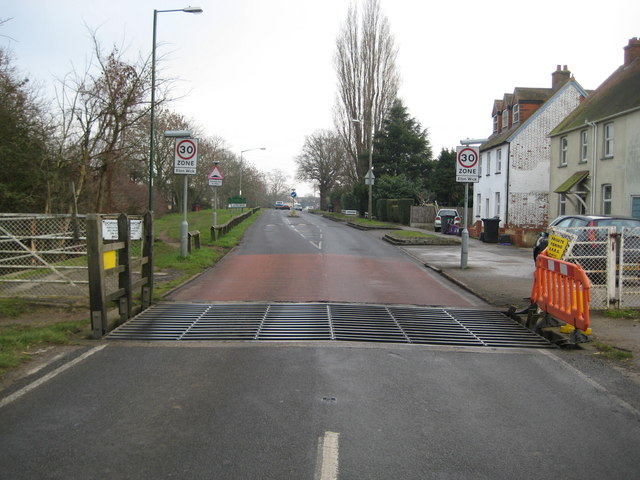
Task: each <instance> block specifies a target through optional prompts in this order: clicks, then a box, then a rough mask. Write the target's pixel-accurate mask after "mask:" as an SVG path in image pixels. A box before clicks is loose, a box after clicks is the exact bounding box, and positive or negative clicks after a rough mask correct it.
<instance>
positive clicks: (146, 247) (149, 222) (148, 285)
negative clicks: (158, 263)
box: [142, 212, 153, 310]
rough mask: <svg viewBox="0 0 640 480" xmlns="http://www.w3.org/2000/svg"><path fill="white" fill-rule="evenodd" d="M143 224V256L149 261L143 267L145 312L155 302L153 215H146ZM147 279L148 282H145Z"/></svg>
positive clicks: (143, 302) (143, 303) (143, 305)
mask: <svg viewBox="0 0 640 480" xmlns="http://www.w3.org/2000/svg"><path fill="white" fill-rule="evenodd" d="M142 223H143V229H144V244H143V246H142V256H143V257H145V258H146V259H147V261H146V263H145V264H144V265H143V266H142V279H143V283H142V310H145V309H147V308H149V306H150V305H151V302H152V301H153V214H152V213H151V212H147V213H145V214H144V217H143V222H142ZM145 279H146V282H144V280H145Z"/></svg>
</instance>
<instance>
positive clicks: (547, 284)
mask: <svg viewBox="0 0 640 480" xmlns="http://www.w3.org/2000/svg"><path fill="white" fill-rule="evenodd" d="M545 253H546V250H545V251H544V252H542V253H541V254H540V255H538V259H537V260H536V271H535V277H534V282H533V291H532V292H531V302H532V303H537V304H538V307H540V308H541V309H542V310H544V311H545V312H547V313H549V314H550V315H552V316H554V317H555V318H557V319H558V320H561V321H563V322H565V323H567V324H569V325H573V326H574V327H575V328H578V329H580V330H582V331H583V332H586V331H587V330H588V328H589V300H590V296H591V294H590V289H591V284H590V282H589V278H588V277H587V274H586V273H585V272H584V270H583V269H582V267H580V265H576V264H574V263H569V262H565V261H563V260H556V259H554V258H550V257H547V256H546V255H545Z"/></svg>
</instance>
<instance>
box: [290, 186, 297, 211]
mask: <svg viewBox="0 0 640 480" xmlns="http://www.w3.org/2000/svg"><path fill="white" fill-rule="evenodd" d="M297 196H298V194H297V193H296V189H295V188H292V189H291V200H293V205H291V207H292V208H291V216H292V217H295V216H296V197H297Z"/></svg>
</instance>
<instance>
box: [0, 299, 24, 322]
mask: <svg viewBox="0 0 640 480" xmlns="http://www.w3.org/2000/svg"><path fill="white" fill-rule="evenodd" d="M28 308H29V304H28V303H27V302H25V301H24V300H22V299H20V298H0V317H6V318H14V317H18V316H20V315H22V314H23V313H25V312H26V311H27V309H28Z"/></svg>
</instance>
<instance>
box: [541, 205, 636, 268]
mask: <svg viewBox="0 0 640 480" xmlns="http://www.w3.org/2000/svg"><path fill="white" fill-rule="evenodd" d="M551 227H554V228H571V227H616V231H618V232H619V231H620V230H621V229H622V228H623V227H630V228H637V227H640V219H638V218H632V217H614V216H607V215H561V216H560V217H558V218H556V219H555V220H553V221H552V222H551V223H550V224H549V228H551ZM594 233H595V232H593V233H592V234H594ZM586 235H587V234H586V233H585V237H586ZM578 241H583V242H584V241H589V240H588V239H587V238H584V239H578ZM548 244H549V230H547V231H545V232H541V233H540V236H539V237H538V240H536V244H535V245H534V247H533V260H534V261H535V259H536V258H538V255H539V254H540V252H542V251H543V250H544V249H545V248H547V245H548ZM601 246H602V245H601ZM577 253H578V256H580V255H582V254H583V253H586V252H580V251H578V252H577ZM604 253H605V252H595V251H593V250H591V251H589V252H588V254H589V255H594V256H597V255H604ZM625 260H626V257H625Z"/></svg>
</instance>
